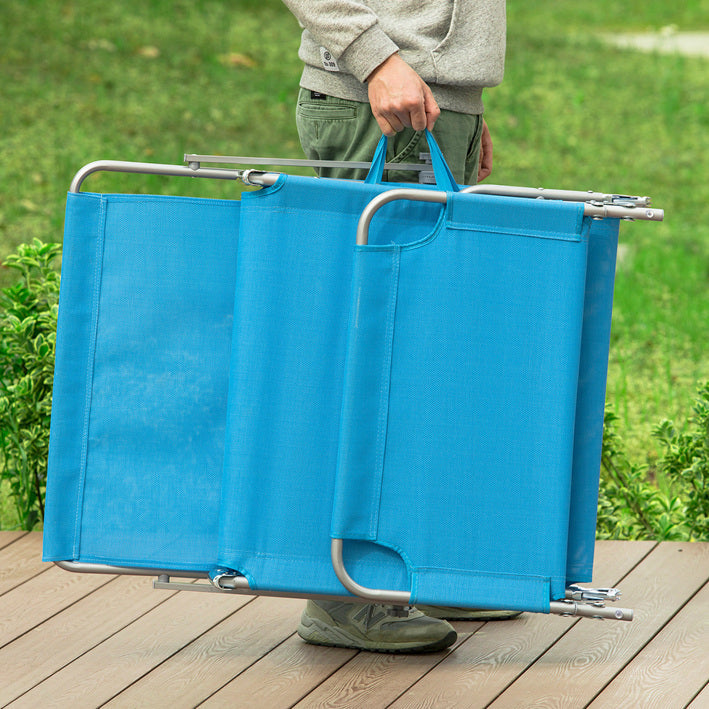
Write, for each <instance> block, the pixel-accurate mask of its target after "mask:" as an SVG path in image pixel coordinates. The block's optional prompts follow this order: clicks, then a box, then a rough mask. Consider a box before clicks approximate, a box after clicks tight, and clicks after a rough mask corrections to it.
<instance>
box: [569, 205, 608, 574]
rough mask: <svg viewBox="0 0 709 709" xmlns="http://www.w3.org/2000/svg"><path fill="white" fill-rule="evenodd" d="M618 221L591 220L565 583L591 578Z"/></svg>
mask: <svg viewBox="0 0 709 709" xmlns="http://www.w3.org/2000/svg"><path fill="white" fill-rule="evenodd" d="M618 227H619V222H618V220H617V219H603V220H594V221H592V222H591V229H590V232H589V243H588V268H587V275H586V293H585V300H584V313H583V336H582V339H581V364H580V368H579V385H578V397H577V406H576V426H575V431H574V466H573V475H572V485H571V510H570V526H569V555H568V561H567V570H566V575H567V581H568V583H577V582H589V581H591V577H592V575H593V553H594V548H595V541H596V511H597V507H598V485H599V475H600V467H601V448H602V445H603V414H604V410H605V397H606V376H607V373H608V349H609V345H610V333H611V315H612V309H613V285H614V283H615V262H616V252H617V250H618Z"/></svg>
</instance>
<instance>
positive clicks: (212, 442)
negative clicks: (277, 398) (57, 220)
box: [45, 194, 239, 569]
mask: <svg viewBox="0 0 709 709" xmlns="http://www.w3.org/2000/svg"><path fill="white" fill-rule="evenodd" d="M77 210H85V211H89V212H90V214H89V216H88V218H86V217H85V219H86V222H87V223H86V224H85V225H77V224H76V220H75V219H74V216H73V215H74V213H75V212H76V211H77ZM69 215H70V218H68V219H67V229H66V233H65V255H64V266H63V268H64V270H63V274H62V293H61V295H60V312H61V318H62V320H61V322H60V325H59V332H58V352H59V354H58V357H57V366H56V372H55V382H56V383H55V386H56V387H57V389H56V390H55V391H57V393H58V394H59V395H58V396H57V395H55V402H56V408H55V410H54V411H53V425H54V428H53V431H52V434H53V439H52V456H51V461H50V470H49V482H48V486H49V489H48V493H47V497H48V501H49V502H48V504H49V505H50V509H51V510H52V513H51V515H49V517H48V520H47V524H46V526H45V540H46V542H45V544H46V546H45V559H47V560H55V559H66V558H69V559H75V560H79V561H86V562H97V563H109V564H119V565H126V566H149V567H151V566H158V567H163V568H174V569H209V568H210V567H211V566H212V565H214V564H215V562H216V548H217V533H218V506H219V500H220V487H221V486H220V483H221V473H222V466H223V447H224V425H225V419H226V403H227V389H228V381H229V361H230V349H231V333H232V319H233V306H234V302H233V300H234V279H235V272H236V251H237V236H238V217H239V202H238V201H218V200H199V199H188V198H180V197H151V196H137V195H106V196H102V197H98V196H95V195H87V194H78V195H71V196H70V200H69ZM89 227H90V228H89ZM77 253H78V257H77ZM91 254H95V256H91ZM90 258H92V259H93V261H92V265H93V266H94V268H87V264H86V263H85V262H86V260H87V259H90ZM87 293H90V294H91V297H90V298H87V297H86V294H87ZM89 304H90V307H89ZM65 328H66V329H65ZM77 377H78V378H79V379H80V380H81V384H82V386H79V387H77V388H76V389H75V391H73V392H72V391H71V388H72V387H74V386H75V381H76V378H77ZM55 418H56V421H54V419H55ZM65 471H66V472H65ZM69 530H71V531H69ZM69 538H71V539H72V540H73V541H72V544H71V547H69V545H68V544H67V540H68V539H69Z"/></svg>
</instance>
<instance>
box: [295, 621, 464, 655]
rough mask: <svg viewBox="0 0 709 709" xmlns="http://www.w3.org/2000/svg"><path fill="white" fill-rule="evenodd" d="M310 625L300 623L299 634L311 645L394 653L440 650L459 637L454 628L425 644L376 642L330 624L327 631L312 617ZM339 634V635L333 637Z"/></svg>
mask: <svg viewBox="0 0 709 709" xmlns="http://www.w3.org/2000/svg"><path fill="white" fill-rule="evenodd" d="M311 620H312V622H311V624H310V625H305V624H304V623H302V622H301V623H300V625H299V626H298V635H300V637H301V638H302V639H303V640H305V642H306V643H310V644H311V645H323V646H325V647H343V648H349V649H352V650H366V651H368V652H383V653H392V654H413V653H416V654H418V653H426V652H439V651H440V650H445V649H446V648H448V647H450V646H451V645H452V644H453V643H454V642H455V641H456V640H457V638H458V635H457V633H456V632H455V631H454V630H453V631H451V632H449V633H448V634H447V635H445V636H444V637H443V638H441V639H440V640H436V641H434V642H432V643H427V644H425V645H421V644H417V643H381V642H380V643H375V642H371V643H369V642H367V641H366V640H364V639H362V638H357V637H354V636H351V635H349V634H348V633H345V632H343V631H342V630H340V629H336V628H333V627H332V626H328V627H327V630H326V632H324V631H323V629H322V628H320V627H318V626H319V624H318V622H317V619H311ZM333 636H337V637H333Z"/></svg>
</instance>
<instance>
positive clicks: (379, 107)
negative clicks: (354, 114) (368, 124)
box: [367, 54, 441, 137]
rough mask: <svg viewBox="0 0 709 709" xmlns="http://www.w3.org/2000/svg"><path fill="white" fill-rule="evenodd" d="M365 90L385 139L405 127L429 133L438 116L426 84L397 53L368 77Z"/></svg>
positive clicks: (438, 110) (438, 111)
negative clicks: (426, 130) (427, 130)
mask: <svg viewBox="0 0 709 709" xmlns="http://www.w3.org/2000/svg"><path fill="white" fill-rule="evenodd" d="M367 88H368V91H369V104H370V106H371V107H372V114H373V115H374V118H375V119H376V121H377V123H378V124H379V127H380V128H381V129H382V133H384V135H386V136H390V137H391V136H392V135H394V134H395V133H398V132H399V131H401V130H403V129H404V128H405V127H410V128H413V129H414V130H423V129H424V128H428V129H429V130H431V129H432V128H433V125H434V123H435V122H436V120H437V119H438V116H439V115H440V113H441V110H440V108H438V104H437V103H436V99H434V98H433V94H432V93H431V89H430V88H429V87H428V85H427V84H426V82H424V80H423V79H422V78H421V77H420V76H419V75H418V74H417V73H416V72H415V71H414V70H413V69H412V68H411V67H410V66H409V65H408V64H407V63H406V62H405V61H404V60H403V59H402V58H401V57H400V56H399V55H398V54H392V55H391V56H390V57H389V58H388V59H386V60H385V61H384V62H382V63H381V64H380V65H379V66H378V67H377V68H376V69H375V70H374V71H373V72H372V73H371V74H370V75H369V76H368V77H367Z"/></svg>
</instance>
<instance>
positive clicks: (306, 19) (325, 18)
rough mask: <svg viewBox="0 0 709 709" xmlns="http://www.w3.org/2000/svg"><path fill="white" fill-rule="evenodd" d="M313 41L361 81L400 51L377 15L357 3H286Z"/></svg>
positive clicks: (353, 0) (334, 0)
mask: <svg viewBox="0 0 709 709" xmlns="http://www.w3.org/2000/svg"><path fill="white" fill-rule="evenodd" d="M283 2H284V4H285V5H286V6H287V7H288V9H289V10H290V11H291V12H292V13H293V15H294V16H295V17H296V19H297V20H298V22H299V23H300V24H301V26H302V27H303V28H304V29H305V30H306V32H308V33H309V34H310V35H311V37H312V39H313V40H314V41H315V42H317V43H318V44H319V45H320V46H322V47H324V48H326V49H327V50H328V51H329V52H330V53H331V54H332V55H333V56H334V57H335V58H336V59H337V61H338V62H340V61H342V62H343V63H344V64H345V65H346V66H347V69H348V71H349V72H350V73H351V74H352V75H353V76H355V77H356V78H357V79H359V81H362V82H364V81H365V79H366V78H367V77H368V76H369V75H370V74H371V73H372V71H374V69H376V68H377V67H378V66H379V65H380V64H381V63H382V62H383V61H384V60H385V59H387V58H388V57H390V56H391V55H392V54H394V53H396V52H397V51H398V50H399V47H398V46H397V44H396V43H395V42H394V41H393V40H392V39H391V38H390V37H389V36H388V35H387V34H386V33H385V32H384V31H383V30H382V28H381V26H380V24H379V19H378V17H377V15H376V14H375V13H374V12H372V11H371V10H370V9H369V8H368V7H367V6H366V5H363V4H362V3H360V2H356V0H318V1H317V2H313V0H283Z"/></svg>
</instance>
